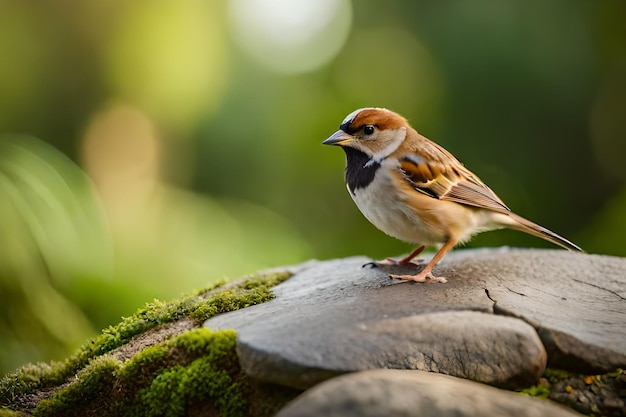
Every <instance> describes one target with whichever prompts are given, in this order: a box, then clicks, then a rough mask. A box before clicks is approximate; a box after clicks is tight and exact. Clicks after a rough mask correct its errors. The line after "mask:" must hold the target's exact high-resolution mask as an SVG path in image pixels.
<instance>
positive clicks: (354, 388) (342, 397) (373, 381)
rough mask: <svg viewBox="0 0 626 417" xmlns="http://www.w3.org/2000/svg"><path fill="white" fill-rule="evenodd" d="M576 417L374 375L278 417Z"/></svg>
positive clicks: (446, 382)
mask: <svg viewBox="0 0 626 417" xmlns="http://www.w3.org/2000/svg"><path fill="white" fill-rule="evenodd" d="M292 416H299V417H318V416H323V417H334V416H341V417H351V416H354V417H357V416H358V417H377V416H380V417H386V416H404V417H411V416H416V417H417V416H419V417H429V416H432V417H447V416H449V417H466V416H467V417H469V416H482V417H490V416H498V417H499V416H516V417H534V416H536V417H543V416H552V417H575V416H580V414H576V413H574V412H571V411H568V410H566V409H565V408H562V407H560V406H558V405H556V404H554V403H552V402H550V401H548V400H541V399H537V398H532V397H524V396H522V395H519V394H514V393H512V392H509V391H503V390H499V389H497V388H493V387H488V386H485V385H482V384H478V383H475V382H471V381H467V380H463V379H458V378H454V377H450V376H446V375H439V374H434V373H428V372H422V371H400V370H387V369H385V370H374V371H363V372H356V373H352V374H349V375H345V376H341V377H337V378H333V379H331V380H329V381H326V382H324V383H322V384H320V385H318V386H316V387H314V388H312V389H310V390H309V391H307V392H305V393H304V394H302V395H300V396H299V397H297V398H296V399H295V400H293V401H292V402H291V403H289V404H288V405H287V406H286V407H284V408H283V409H282V410H281V411H280V412H279V413H278V414H276V417H292Z"/></svg>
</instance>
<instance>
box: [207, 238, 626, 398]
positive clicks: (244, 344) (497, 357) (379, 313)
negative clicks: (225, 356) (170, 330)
mask: <svg viewBox="0 0 626 417" xmlns="http://www.w3.org/2000/svg"><path fill="white" fill-rule="evenodd" d="M369 261H370V259H368V258H364V257H354V258H347V259H339V260H332V261H325V262H308V263H306V264H303V265H299V266H296V268H295V269H294V270H295V271H297V272H296V273H295V275H294V276H293V277H291V278H290V279H289V280H287V281H285V282H284V283H282V284H280V285H278V286H277V287H275V288H274V292H275V294H276V298H275V299H274V300H272V301H270V302H268V303H265V304H261V305H257V306H253V307H250V308H246V309H243V310H238V311H234V312H232V313H228V314H224V315H220V316H217V317H214V318H211V319H209V320H208V321H207V322H206V324H205V325H206V326H208V327H210V328H212V329H223V328H233V329H235V330H236V331H237V333H238V353H239V357H240V361H241V364H242V366H243V369H244V370H245V371H246V372H247V373H249V374H250V375H251V376H253V377H255V378H258V379H260V380H263V381H268V382H273V383H279V384H282V385H287V386H292V387H296V388H302V389H304V388H308V387H310V386H312V385H315V384H316V383H319V382H320V381H323V380H325V379H328V378H330V377H333V376H336V375H339V374H342V373H346V372H351V371H357V370H365V369H374V368H396V369H417V370H427V371H434V372H439V373H444V374H450V375H455V376H460V377H464V378H469V379H473V380H476V381H480V382H485V383H489V384H492V385H497V386H502V387H507V388H514V387H522V386H528V385H531V384H533V383H535V382H536V381H537V379H538V377H539V376H540V374H541V372H542V371H543V368H544V366H545V364H546V360H547V361H548V363H549V364H550V365H551V366H555V367H559V368H564V369H570V370H573V371H581V372H588V371H605V370H612V369H614V368H616V367H625V366H626V326H625V325H624V323H626V259H624V258H616V257H609V256H599V255H587V254H580V253H571V252H567V251H562V250H507V249H497V250H486V249H481V250H457V251H455V252H453V253H451V254H450V255H448V256H447V257H446V258H445V259H444V261H443V262H442V263H441V264H440V266H438V267H437V268H435V273H436V274H438V275H443V276H445V277H447V278H448V282H447V283H445V284H441V283H413V282H397V281H394V280H391V279H389V278H388V276H387V274H388V273H390V272H394V273H398V272H403V273H413V272H415V271H411V270H408V269H406V268H399V267H385V268H362V267H361V266H362V265H363V264H365V263H367V262H369ZM544 346H545V349H544ZM546 351H547V358H546Z"/></svg>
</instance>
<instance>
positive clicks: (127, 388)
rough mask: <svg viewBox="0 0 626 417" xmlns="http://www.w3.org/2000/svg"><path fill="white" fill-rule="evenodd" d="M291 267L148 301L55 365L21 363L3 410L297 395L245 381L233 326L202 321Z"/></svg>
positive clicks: (211, 406) (145, 412) (160, 405)
mask: <svg viewBox="0 0 626 417" xmlns="http://www.w3.org/2000/svg"><path fill="white" fill-rule="evenodd" d="M289 276H290V274H289V273H288V272H279V273H268V274H260V275H255V276H252V277H247V278H244V279H241V280H238V281H235V282H232V283H228V284H226V283H224V282H222V283H219V284H216V285H215V286H213V287H211V288H208V289H205V290H203V291H198V292H196V293H195V294H192V295H188V296H184V297H181V298H179V299H177V300H174V301H172V302H170V303H165V302H162V301H154V302H153V303H150V304H147V305H146V307H145V308H143V309H141V310H139V311H137V312H136V313H135V314H134V315H133V316H131V317H128V318H125V319H123V320H122V322H121V323H119V324H118V325H116V326H111V327H109V328H107V329H104V330H103V332H102V334H101V335H100V336H98V337H96V338H95V339H93V340H91V341H89V342H88V343H86V344H85V345H83V346H82V347H81V348H80V349H79V350H78V351H77V352H76V353H75V354H73V355H72V356H70V357H69V358H67V359H66V360H65V361H62V362H53V363H50V364H46V363H40V364H35V365H26V366H24V367H22V368H21V369H19V370H17V371H15V372H13V373H10V374H8V375H6V376H5V377H3V378H2V380H1V381H0V417H4V416H23V415H34V416H90V415H94V416H95V415H97V416H119V415H125V416H183V415H185V416H188V415H203V416H207V415H208V416H246V415H255V416H266V415H271V414H273V413H275V412H276V411H277V409H278V408H279V407H280V406H281V405H283V404H284V403H285V402H286V401H288V400H289V399H291V398H293V397H294V396H295V395H297V394H298V392H297V391H295V390H290V389H286V388H279V387H269V386H265V385H262V384H258V383H256V382H255V381H252V380H250V379H249V378H248V377H247V376H246V375H245V374H244V373H243V372H242V371H241V369H240V367H239V362H238V360H237V353H236V350H235V346H236V334H235V332H234V331H233V330H220V331H211V330H210V329H207V328H203V327H201V325H202V323H203V322H204V320H206V319H207V318H209V317H212V316H214V315H216V314H221V313H225V312H229V311H233V310H237V309H239V308H244V307H248V306H251V305H255V304H259V303H263V302H266V301H268V300H270V299H272V298H273V293H272V290H271V288H272V287H273V286H275V285H277V284H279V283H280V282H282V281H284V280H285V279H287V278H288V277H289Z"/></svg>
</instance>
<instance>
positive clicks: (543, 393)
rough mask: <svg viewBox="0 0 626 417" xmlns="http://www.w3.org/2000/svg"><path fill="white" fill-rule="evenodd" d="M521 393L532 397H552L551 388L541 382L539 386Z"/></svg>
mask: <svg viewBox="0 0 626 417" xmlns="http://www.w3.org/2000/svg"><path fill="white" fill-rule="evenodd" d="M520 393H521V394H524V395H528V396H530V397H538V398H548V397H549V396H550V388H549V387H547V386H546V385H545V384H542V383H541V382H540V383H539V384H537V385H533V386H532V387H528V388H525V389H523V390H521V391H520Z"/></svg>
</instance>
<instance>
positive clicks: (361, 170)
mask: <svg viewBox="0 0 626 417" xmlns="http://www.w3.org/2000/svg"><path fill="white" fill-rule="evenodd" d="M343 150H344V151H345V152H346V183H347V184H348V188H349V189H350V192H351V193H352V194H354V192H355V191H356V190H358V189H359V188H365V187H367V186H368V185H369V184H370V183H371V182H372V181H374V176H375V175H376V171H377V170H378V168H380V162H372V163H371V164H370V165H369V166H367V167H365V164H367V163H368V162H370V160H371V158H370V157H369V156H367V155H366V154H365V153H363V152H361V151H359V150H356V149H354V148H350V147H344V148H343Z"/></svg>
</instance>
